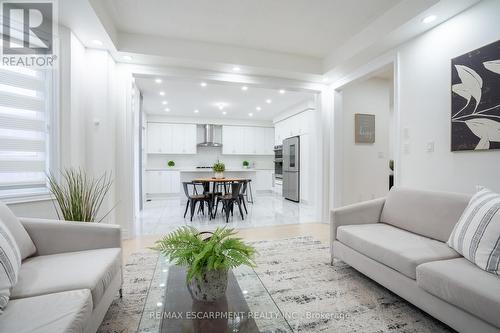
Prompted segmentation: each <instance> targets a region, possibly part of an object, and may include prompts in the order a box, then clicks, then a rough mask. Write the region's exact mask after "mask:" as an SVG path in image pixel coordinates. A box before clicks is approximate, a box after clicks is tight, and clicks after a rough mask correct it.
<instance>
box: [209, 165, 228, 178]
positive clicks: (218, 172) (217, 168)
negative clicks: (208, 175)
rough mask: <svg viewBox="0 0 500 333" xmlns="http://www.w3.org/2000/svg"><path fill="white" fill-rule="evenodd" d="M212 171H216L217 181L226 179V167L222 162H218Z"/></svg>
mask: <svg viewBox="0 0 500 333" xmlns="http://www.w3.org/2000/svg"><path fill="white" fill-rule="evenodd" d="M212 170H214V172H215V178H217V179H220V178H224V171H225V170H226V165H225V164H224V163H222V162H219V161H217V163H215V164H214V165H213V166H212Z"/></svg>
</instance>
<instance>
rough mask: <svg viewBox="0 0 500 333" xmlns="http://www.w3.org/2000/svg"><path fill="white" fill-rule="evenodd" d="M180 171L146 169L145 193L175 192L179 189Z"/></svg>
mask: <svg viewBox="0 0 500 333" xmlns="http://www.w3.org/2000/svg"><path fill="white" fill-rule="evenodd" d="M180 183H181V173H180V172H179V171H175V170H147V171H146V193H147V194H177V193H179V192H180V190H181V188H180V187H181V185H180Z"/></svg>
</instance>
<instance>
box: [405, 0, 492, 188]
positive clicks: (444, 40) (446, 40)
mask: <svg viewBox="0 0 500 333" xmlns="http://www.w3.org/2000/svg"><path fill="white" fill-rule="evenodd" d="M498 13H500V1H495V0H491V1H482V2H480V3H479V4H477V5H476V6H474V7H472V8H470V9H469V10H467V11H465V12H463V13H462V14H460V15H458V16H456V17H454V18H452V19H451V20H449V21H447V22H445V23H443V24H441V25H439V26H437V27H436V28H435V29H433V30H431V31H429V32H427V33H426V34H424V35H422V36H420V37H419V38H416V39H415V40H413V41H411V42H409V43H407V44H405V45H403V46H402V47H401V48H400V49H399V61H400V63H399V70H400V81H399V89H400V91H399V93H400V97H399V98H400V105H399V109H400V117H401V130H402V131H403V132H404V131H405V130H404V129H407V131H408V134H409V138H405V136H404V135H402V137H401V141H402V144H401V145H400V147H399V149H400V152H401V156H402V158H401V174H400V184H401V185H402V186H407V187H413V188H421V189H433V190H445V191H457V192H465V193H470V192H473V191H474V190H475V185H478V184H481V185H484V186H488V187H490V188H492V189H494V190H497V191H500V177H499V175H498V170H499V168H500V151H498V150H497V151H482V152H476V151H469V152H454V153H452V152H451V150H450V131H451V128H450V127H451V125H450V112H451V106H450V103H451V96H450V94H451V92H450V91H451V89H450V86H451V68H450V67H451V63H450V60H451V59H452V58H454V57H457V56H459V55H462V54H464V53H466V52H469V51H472V50H474V49H477V48H479V47H482V46H484V45H486V44H489V43H491V42H494V41H497V40H499V39H500V19H499V16H498ZM499 58H500V56H499ZM429 142H434V143H435V151H434V152H427V151H426V145H427V143H429ZM405 144H406V145H407V148H408V152H405V149H404V145H405Z"/></svg>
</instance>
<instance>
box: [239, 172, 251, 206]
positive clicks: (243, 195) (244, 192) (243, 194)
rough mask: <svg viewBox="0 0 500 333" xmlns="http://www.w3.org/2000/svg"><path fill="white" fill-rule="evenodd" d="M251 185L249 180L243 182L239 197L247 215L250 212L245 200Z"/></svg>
mask: <svg viewBox="0 0 500 333" xmlns="http://www.w3.org/2000/svg"><path fill="white" fill-rule="evenodd" d="M249 183H250V181H249V180H248V179H245V180H243V181H241V191H240V194H239V196H238V197H239V198H240V203H242V204H243V208H244V209H245V213H246V214H248V210H247V205H246V203H245V198H246V197H247V191H248V184H249Z"/></svg>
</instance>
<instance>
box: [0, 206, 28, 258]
mask: <svg viewBox="0 0 500 333" xmlns="http://www.w3.org/2000/svg"><path fill="white" fill-rule="evenodd" d="M0 220H2V222H3V223H4V224H5V225H6V226H7V228H8V229H9V231H10V233H11V234H12V236H14V240H15V241H16V244H17V246H18V247H19V250H20V251H21V258H22V259H26V258H27V257H29V256H31V255H33V254H35V252H36V248H35V244H33V241H32V240H31V238H30V236H29V235H28V232H27V231H26V229H24V226H23V225H22V224H21V221H19V219H18V218H17V217H16V216H15V215H14V213H12V211H11V210H10V209H9V207H7V206H6V205H5V204H4V203H2V202H0Z"/></svg>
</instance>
